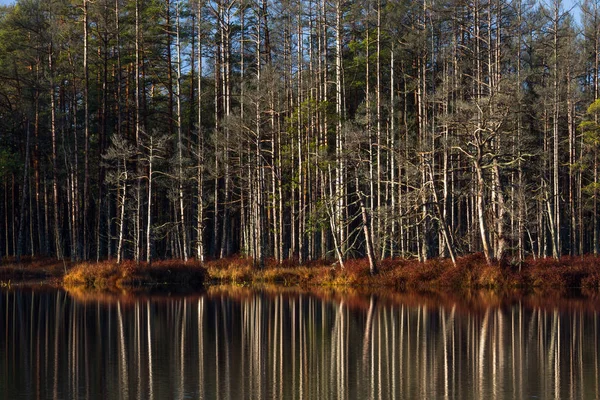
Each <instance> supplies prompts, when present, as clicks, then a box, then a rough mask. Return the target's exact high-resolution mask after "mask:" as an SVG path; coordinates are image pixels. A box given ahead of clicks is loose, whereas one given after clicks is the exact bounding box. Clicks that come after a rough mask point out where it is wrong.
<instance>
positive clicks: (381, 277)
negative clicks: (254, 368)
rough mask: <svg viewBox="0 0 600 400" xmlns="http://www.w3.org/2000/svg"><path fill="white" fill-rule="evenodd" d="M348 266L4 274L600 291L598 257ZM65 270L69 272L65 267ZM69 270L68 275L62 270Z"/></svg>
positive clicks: (0, 273)
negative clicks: (373, 272) (372, 268)
mask: <svg viewBox="0 0 600 400" xmlns="http://www.w3.org/2000/svg"><path fill="white" fill-rule="evenodd" d="M344 266H345V268H343V269H342V268H340V267H339V265H336V264H328V263H327V262H325V261H312V262H309V263H306V264H304V265H300V266H299V265H297V264H296V263H295V262H294V261H293V260H287V261H285V262H283V263H277V262H276V261H275V260H273V259H267V260H266V261H265V265H264V267H263V268H259V267H258V265H256V264H255V263H254V262H253V260H252V259H250V258H247V257H228V258H223V259H219V260H212V261H208V262H206V263H204V265H202V264H201V263H199V262H198V261H189V262H187V263H185V262H183V261H182V260H165V261H156V262H154V263H153V264H152V265H146V264H145V263H140V264H136V263H134V262H132V261H125V262H123V263H121V264H120V265H117V264H116V263H114V262H111V261H105V262H100V263H80V264H77V265H74V266H71V265H70V263H68V262H63V261H57V260H52V259H27V258H23V259H22V262H21V263H20V264H15V263H14V260H6V259H5V260H4V263H3V265H2V267H0V282H8V281H12V282H18V281H26V280H34V279H46V280H47V279H56V280H61V279H62V284H63V285H64V286H69V287H75V286H80V287H88V288H111V287H112V288H121V287H129V288H130V287H136V286H137V287H139V286H145V285H149V284H162V283H168V284H172V285H176V286H182V287H197V286H199V285H201V284H202V283H205V282H206V281H210V282H211V283H216V284H221V283H230V284H236V285H250V284H252V285H257V284H276V285H280V286H281V285H283V286H315V287H324V288H328V287H330V288H336V289H339V288H344V287H373V288H376V287H388V288H391V289H396V290H408V289H410V290H438V289H439V290H446V289H451V290H455V289H479V288H488V289H495V290H504V289H512V288H520V289H527V290H535V291H548V292H549V291H552V292H553V293H565V292H566V291H568V290H569V289H570V288H581V289H582V290H584V291H587V292H590V293H597V292H600V257H598V256H593V255H588V256H583V257H562V258H561V259H560V260H554V259H550V258H546V259H537V260H533V259H528V260H526V261H524V262H522V263H520V264H519V263H515V262H509V261H504V262H499V263H496V264H494V265H487V264H486V262H485V258H484V257H483V255H482V254H472V255H468V256H464V257H461V258H459V259H458V260H457V266H456V267H454V266H453V265H452V263H451V261H450V260H448V259H441V258H440V259H431V260H428V261H427V262H424V263H421V262H418V261H417V260H407V259H385V260H381V261H380V262H379V263H378V267H379V272H378V274H376V275H374V276H372V275H371V274H370V273H369V265H368V261H367V260H366V259H351V260H347V261H346V262H345V263H344ZM65 270H66V271H67V273H66V274H65V273H64V271H65ZM63 275H64V278H63Z"/></svg>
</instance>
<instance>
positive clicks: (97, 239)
mask: <svg viewBox="0 0 600 400" xmlns="http://www.w3.org/2000/svg"><path fill="white" fill-rule="evenodd" d="M575 11H578V14H579V15H580V17H579V18H578V20H575V19H574V16H573V15H574V13H575ZM0 14H1V15H0V217H1V220H0V223H1V225H2V228H1V229H0V252H1V255H2V256H17V257H20V256H22V255H45V256H52V257H58V258H63V257H70V258H71V259H73V260H95V259H111V258H115V259H116V260H117V261H120V260H121V259H134V260H140V261H144V260H146V261H150V260H151V259H152V258H171V257H177V258H184V259H187V258H190V257H196V258H198V259H201V260H203V259H204V258H205V257H210V258H219V257H225V256H228V255H232V254H245V255H248V256H250V257H253V258H254V259H255V260H256V262H257V263H258V264H261V263H262V262H263V260H264V259H265V257H273V258H275V259H277V260H283V259H287V258H294V259H296V260H297V261H298V262H300V263H303V262H306V261H309V260H315V259H330V260H337V261H338V262H339V263H342V264H343V261H344V260H345V259H347V258H350V257H356V256H360V257H362V256H369V258H370V259H372V260H373V261H375V260H377V259H379V258H385V257H418V258H419V259H420V260H425V259H427V258H429V257H436V256H446V257H452V259H453V260H454V258H455V257H456V256H457V255H460V254H466V253H471V252H479V251H482V252H484V254H485V256H486V259H487V260H488V261H491V260H494V259H499V258H503V257H511V258H513V259H522V258H524V257H527V256H533V257H549V256H553V257H557V258H558V257H560V256H561V255H564V254H570V255H578V254H584V253H597V252H598V248H599V238H598V234H599V231H600V229H599V226H598V192H599V189H600V185H599V181H598V170H599V166H598V150H599V146H600V127H599V125H598V116H599V115H598V114H599V113H600V103H598V102H596V101H597V99H598V98H599V84H598V77H599V73H600V65H599V63H600V43H599V41H600V0H584V1H583V2H582V5H581V8H580V9H578V10H569V9H565V7H564V5H563V4H562V3H561V1H560V0H550V1H546V2H536V1H528V0H513V1H510V0H475V1H462V0H420V1H409V0H397V1H386V0H357V1H343V0H281V1H273V0H128V1H126V0H94V1H90V0H44V1H42V0H18V1H17V3H16V5H14V6H10V7H4V8H2V9H1V11H0ZM590 105H591V106H590Z"/></svg>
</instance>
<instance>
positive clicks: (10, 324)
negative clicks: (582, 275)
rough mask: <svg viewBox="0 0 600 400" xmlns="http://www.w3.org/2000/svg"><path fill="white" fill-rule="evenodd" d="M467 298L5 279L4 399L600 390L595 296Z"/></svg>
mask: <svg viewBox="0 0 600 400" xmlns="http://www.w3.org/2000/svg"><path fill="white" fill-rule="evenodd" d="M471 300H472V301H471V306H465V305H463V304H461V303H460V302H456V301H439V300H438V301H430V300H429V299H427V298H425V297H418V296H404V297H402V296H400V297H399V298H398V299H391V300H390V299H389V298H383V297H380V296H374V295H371V296H359V295H335V296H334V295H323V294H319V295H315V294H306V293H304V294H303V293H294V292H277V291H271V292H266V291H251V290H242V289H240V290H219V289H217V290H211V291H209V292H208V293H204V294H201V295H192V296H176V295H171V296H166V295H160V296H151V295H143V296H140V295H136V296H132V295H122V296H117V295H110V296H109V295H85V294H84V295H82V294H77V293H75V294H72V293H67V292H64V291H59V290H39V289H36V290H31V289H12V290H4V291H2V292H0V332H1V333H0V398H1V399H75V398H79V399H183V398H186V399H187V398H189V399H221V398H222V399H243V398H248V399H267V398H275V399H328V398H331V399H346V398H349V399H380V398H382V399H434V398H439V399H444V398H451V399H493V398H509V399H523V398H546V399H549V398H560V399H598V398H600V370H599V368H600V360H599V351H600V349H599V348H598V345H599V337H598V336H599V334H600V332H599V330H600V321H599V319H598V311H597V310H596V309H594V307H589V304H588V306H581V307H579V306H577V304H579V303H575V304H576V305H575V306H567V307H562V306H561V307H559V306H558V305H554V306H544V305H541V303H539V302H536V301H524V300H522V299H513V300H510V301H483V300H481V299H479V298H475V299H471ZM580 303H582V304H586V302H585V301H583V302H580ZM555 304H563V303H561V302H556V303H555ZM568 304H572V302H570V303H568ZM473 305H475V306H473Z"/></svg>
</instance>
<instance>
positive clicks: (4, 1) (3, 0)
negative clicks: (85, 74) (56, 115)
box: [0, 0, 583, 20]
mask: <svg viewBox="0 0 600 400" xmlns="http://www.w3.org/2000/svg"><path fill="white" fill-rule="evenodd" d="M15 1H16V0H0V5H8V4H14V3H15ZM581 1H583V0H563V8H564V9H565V10H569V9H571V8H572V7H573V6H574V5H576V4H579V3H580V2H581ZM576 8H578V7H576ZM574 11H575V13H577V12H578V10H577V9H576V10H574ZM576 18H577V20H578V15H576Z"/></svg>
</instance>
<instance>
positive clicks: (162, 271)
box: [63, 260, 206, 289]
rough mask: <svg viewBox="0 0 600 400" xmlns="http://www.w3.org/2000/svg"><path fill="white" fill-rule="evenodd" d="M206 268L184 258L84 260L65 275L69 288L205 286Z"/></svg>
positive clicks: (64, 279)
mask: <svg viewBox="0 0 600 400" xmlns="http://www.w3.org/2000/svg"><path fill="white" fill-rule="evenodd" d="M205 278H206V270H205V269H204V268H202V266H201V265H200V263H197V262H194V261H189V262H187V263H186V262H183V261H181V260H167V261H157V262H154V263H152V264H151V265H148V264H146V263H139V264H136V263H135V262H133V261H125V262H122V263H121V264H116V263H114V262H110V261H106V262H100V263H80V264H77V265H76V266H74V267H73V268H71V269H70V270H69V271H68V272H67V273H66V274H65V276H64V278H63V284H64V286H65V287H85V288H97V289H112V288H116V289H119V288H128V287H129V288H130V287H139V286H147V285H160V284H169V285H176V286H186V287H196V286H198V287H199V286H201V285H202V284H203V283H204V280H205Z"/></svg>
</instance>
